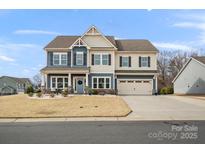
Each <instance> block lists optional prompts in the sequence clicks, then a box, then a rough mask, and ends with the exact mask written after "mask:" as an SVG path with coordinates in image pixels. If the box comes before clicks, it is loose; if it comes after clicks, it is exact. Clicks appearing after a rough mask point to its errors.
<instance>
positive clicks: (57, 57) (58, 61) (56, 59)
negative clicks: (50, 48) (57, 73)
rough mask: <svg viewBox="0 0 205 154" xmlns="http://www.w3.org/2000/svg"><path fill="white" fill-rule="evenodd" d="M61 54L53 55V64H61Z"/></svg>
mask: <svg viewBox="0 0 205 154" xmlns="http://www.w3.org/2000/svg"><path fill="white" fill-rule="evenodd" d="M59 57H60V56H59V54H54V55H53V65H59V64H60V58H59Z"/></svg>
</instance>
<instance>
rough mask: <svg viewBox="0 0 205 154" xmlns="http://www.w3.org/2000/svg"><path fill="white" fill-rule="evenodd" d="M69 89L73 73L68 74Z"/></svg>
mask: <svg viewBox="0 0 205 154" xmlns="http://www.w3.org/2000/svg"><path fill="white" fill-rule="evenodd" d="M68 87H71V73H69V74H68Z"/></svg>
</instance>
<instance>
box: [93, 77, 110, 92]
mask: <svg viewBox="0 0 205 154" xmlns="http://www.w3.org/2000/svg"><path fill="white" fill-rule="evenodd" d="M94 78H97V88H94ZM99 78H104V88H99ZM106 78H109V88H106ZM111 87H112V86H111V77H110V76H93V77H92V89H111Z"/></svg>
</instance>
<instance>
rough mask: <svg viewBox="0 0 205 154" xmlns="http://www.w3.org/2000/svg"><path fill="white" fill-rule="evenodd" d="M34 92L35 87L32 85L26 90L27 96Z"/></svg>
mask: <svg viewBox="0 0 205 154" xmlns="http://www.w3.org/2000/svg"><path fill="white" fill-rule="evenodd" d="M33 92H34V90H33V86H32V85H30V86H28V87H27V88H26V93H27V94H29V93H33Z"/></svg>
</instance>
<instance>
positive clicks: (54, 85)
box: [51, 76, 68, 89]
mask: <svg viewBox="0 0 205 154" xmlns="http://www.w3.org/2000/svg"><path fill="white" fill-rule="evenodd" d="M64 88H68V78H67V77H63V76H62V77H61V76H59V77H58V76H52V77H51V89H64Z"/></svg>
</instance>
